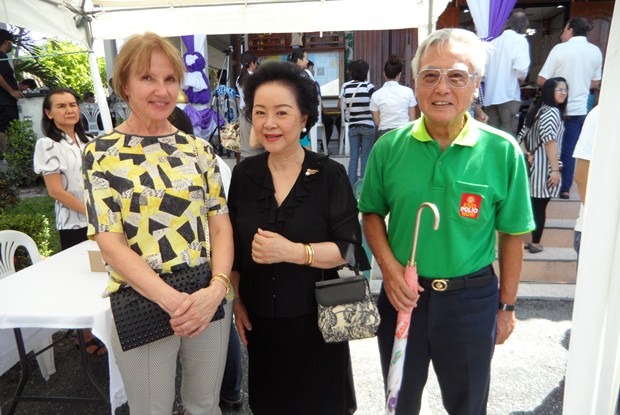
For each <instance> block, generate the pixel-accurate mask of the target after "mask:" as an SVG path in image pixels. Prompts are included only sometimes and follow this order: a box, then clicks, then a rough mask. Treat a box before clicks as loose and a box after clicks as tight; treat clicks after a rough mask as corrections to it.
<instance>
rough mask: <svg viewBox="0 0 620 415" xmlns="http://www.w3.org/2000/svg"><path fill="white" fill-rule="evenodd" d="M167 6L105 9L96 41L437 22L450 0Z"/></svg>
mask: <svg viewBox="0 0 620 415" xmlns="http://www.w3.org/2000/svg"><path fill="white" fill-rule="evenodd" d="M204 3H205V5H204V6H197V7H174V8H171V7H166V8H160V9H145V10H129V11H106V12H103V13H100V14H96V15H95V16H94V18H93V21H92V22H91V25H92V31H93V36H94V37H95V38H97V39H114V38H122V37H127V36H128V35H131V34H135V33H142V32H144V31H147V30H149V31H153V32H156V33H158V34H159V35H162V36H180V35H188V34H193V33H206V34H230V33H289V32H316V31H342V30H351V31H353V30H384V29H404V28H412V27H418V26H427V25H428V18H429V15H428V7H429V5H432V7H433V13H432V18H433V22H434V21H436V20H437V18H438V17H439V15H440V14H441V13H442V12H443V11H444V9H445V7H446V4H447V3H448V1H447V0H434V1H432V0H424V1H413V0H385V1H383V2H377V1H374V0H341V1H327V2H321V1H316V2H296V3H285V2H281V1H273V2H271V3H267V4H248V5H218V6H208V5H207V4H208V3H209V2H208V1H205V2H204Z"/></svg>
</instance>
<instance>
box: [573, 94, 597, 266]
mask: <svg viewBox="0 0 620 415" xmlns="http://www.w3.org/2000/svg"><path fill="white" fill-rule="evenodd" d="M600 111H601V108H600V106H598V105H597V106H595V107H594V108H592V110H590V112H589V113H588V116H587V117H586V119H585V121H584V123H583V128H582V129H581V134H580V135H579V140H578V141H577V145H576V146H575V152H574V153H573V157H574V158H575V159H576V161H577V163H576V165H575V182H576V183H577V189H578V191H579V197H580V198H581V206H580V209H579V217H578V218H577V221H576V222H575V236H574V242H573V247H574V248H575V251H576V252H577V259H579V251H580V248H581V231H582V230H583V209H584V207H585V204H586V191H587V189H588V173H589V171H590V160H592V152H593V150H594V140H595V137H596V136H595V134H596V128H597V127H598V121H599V118H600Z"/></svg>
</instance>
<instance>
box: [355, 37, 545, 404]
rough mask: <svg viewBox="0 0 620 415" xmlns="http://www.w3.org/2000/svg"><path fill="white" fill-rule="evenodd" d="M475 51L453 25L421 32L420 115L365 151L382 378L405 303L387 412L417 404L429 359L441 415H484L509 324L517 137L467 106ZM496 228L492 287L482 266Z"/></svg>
mask: <svg viewBox="0 0 620 415" xmlns="http://www.w3.org/2000/svg"><path fill="white" fill-rule="evenodd" d="M486 53H487V52H486V47H485V44H483V43H482V42H481V41H480V40H479V39H478V38H477V37H476V36H475V35H474V34H473V33H470V32H467V31H465V30H461V29H444V30H440V31H437V32H434V33H433V34H431V35H430V36H429V37H428V38H427V39H426V40H425V41H424V43H423V44H422V45H421V46H420V47H419V48H418V51H417V53H416V56H415V58H414V60H413V62H412V67H413V73H414V75H415V92H416V98H417V100H418V104H419V105H420V109H421V110H422V113H423V114H424V115H423V116H422V118H420V119H418V120H417V121H415V122H414V123H412V124H409V125H407V126H405V127H402V128H400V129H397V130H394V131H392V132H390V133H388V134H386V135H385V136H383V137H382V138H381V139H380V140H379V141H378V142H377V143H376V144H375V146H374V148H373V150H372V152H371V155H370V159H369V160H368V166H367V169H366V175H365V178H364V185H363V189H362V194H361V198H360V202H359V209H360V211H361V212H362V213H363V220H364V232H365V234H366V239H367V240H368V243H369V245H370V247H371V249H372V251H373V254H374V256H375V258H376V260H377V263H378V264H379V266H380V267H381V271H382V274H383V287H382V290H381V293H380V296H379V301H378V304H379V310H380V312H381V317H382V322H381V326H380V328H379V333H378V339H379V349H380V354H381V364H382V368H383V375H384V378H387V373H388V369H389V361H390V357H391V352H392V345H393V341H394V331H395V327H396V315H397V311H398V310H408V309H411V307H415V309H414V310H413V312H412V320H411V326H410V331H409V341H408V344H407V350H406V360H405V367H404V376H403V382H402V385H401V390H400V394H399V396H398V405H397V408H396V413H397V414H407V415H409V414H414V413H418V412H419V410H420V405H421V396H422V390H423V388H424V384H425V383H426V378H427V374H428V367H429V363H430V361H431V360H432V361H433V367H434V369H435V372H436V373H437V378H438V381H439V385H440V388H441V390H442V398H443V403H444V406H445V408H446V410H447V411H448V412H449V413H450V414H467V415H478V414H486V403H487V398H488V390H489V381H490V363H491V357H492V355H493V349H494V345H495V344H496V343H498V344H501V343H503V342H504V341H505V340H506V339H507V338H508V337H509V336H510V334H511V332H512V330H513V329H514V326H515V321H516V320H515V317H514V304H515V301H516V295H517V287H518V283H519V278H520V273H521V262H522V259H523V240H522V237H521V234H524V233H527V232H529V231H531V230H532V229H533V228H534V222H533V219H532V212H531V207H530V202H529V192H528V183H527V170H526V167H525V163H524V160H523V156H522V154H521V151H520V150H519V148H518V145H517V143H516V142H515V140H514V139H513V138H512V137H511V136H510V135H508V134H505V133H503V132H501V131H500V130H496V129H494V128H492V127H488V126H486V125H484V124H481V123H478V122H477V121H475V120H473V119H472V118H471V117H470V116H469V114H468V113H467V109H468V108H469V107H470V105H471V103H472V101H473V99H474V94H475V93H476V91H477V89H478V86H479V84H480V77H481V76H482V75H483V74H484V73H483V72H484V67H485V64H486ZM424 202H432V203H434V204H435V205H436V206H437V208H438V210H439V213H440V216H441V223H440V225H439V229H438V230H437V231H433V230H432V224H433V217H432V214H431V213H430V212H429V211H425V212H424V213H423V215H422V221H421V226H420V230H419V242H418V248H417V253H416V262H417V268H418V273H419V275H420V279H419V281H420V285H421V287H422V288H420V290H419V292H414V291H413V290H411V289H410V288H409V287H408V286H407V284H406V283H405V281H404V277H403V273H404V266H405V264H406V262H407V260H408V259H409V256H410V255H411V247H412V239H413V229H414V224H415V217H416V211H417V209H418V207H419V206H420V204H422V203H424ZM388 214H389V224H388V227H387V229H386V225H385V221H384V218H385V217H386V216H387V215H388ZM388 230H389V231H388ZM496 231H497V232H498V234H499V245H498V246H499V258H500V261H499V262H500V266H499V275H500V278H499V281H500V284H499V287H498V279H497V277H496V276H495V272H494V271H493V268H492V266H491V264H492V263H493V261H494V260H495V256H496V253H495V246H496V236H495V235H496ZM437 280H443V281H441V282H438V281H437ZM433 287H434V288H433ZM498 304H499V308H500V309H499V310H498Z"/></svg>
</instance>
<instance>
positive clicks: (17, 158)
mask: <svg viewBox="0 0 620 415" xmlns="http://www.w3.org/2000/svg"><path fill="white" fill-rule="evenodd" d="M6 134H7V144H6V151H5V153H4V158H5V159H6V162H7V164H8V165H9V168H8V170H7V171H6V174H7V177H8V178H9V180H10V181H11V182H12V184H13V185H15V186H17V187H28V186H32V185H33V184H35V183H36V182H37V179H38V178H39V176H38V175H37V174H35V172H34V170H33V168H32V158H33V156H34V145H35V142H36V141H37V136H36V135H35V133H34V130H33V129H32V121H31V120H24V121H20V120H13V121H11V123H10V124H9V127H8V129H7V131H6Z"/></svg>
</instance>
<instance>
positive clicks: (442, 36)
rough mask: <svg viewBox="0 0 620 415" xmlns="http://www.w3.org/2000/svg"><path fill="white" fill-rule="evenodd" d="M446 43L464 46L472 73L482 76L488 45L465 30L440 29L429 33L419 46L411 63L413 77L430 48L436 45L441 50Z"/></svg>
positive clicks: (415, 75) (416, 74)
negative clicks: (472, 68) (472, 69)
mask: <svg viewBox="0 0 620 415" xmlns="http://www.w3.org/2000/svg"><path fill="white" fill-rule="evenodd" d="M448 43H460V44H462V45H464V46H466V50H467V51H468V55H469V62H465V63H470V64H471V65H472V66H473V67H474V71H475V72H476V73H477V74H478V76H479V77H482V76H484V69H485V66H486V64H487V58H488V55H489V50H490V43H488V42H483V41H482V40H480V39H478V36H476V35H475V34H474V33H473V32H470V31H468V30H465V29H441V30H437V31H435V32H433V33H431V34H430V35H429V36H428V37H427V38H426V39H424V42H422V44H421V45H420V47H419V48H418V50H417V52H416V53H415V57H414V58H413V60H412V61H411V69H412V70H413V77H414V78H415V77H417V76H418V73H419V72H420V61H421V60H422V57H423V56H424V55H425V54H426V52H428V50H429V49H430V47H431V46H434V45H438V46H439V48H440V49H441V48H443V47H444V46H445V45H447V44H448Z"/></svg>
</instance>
